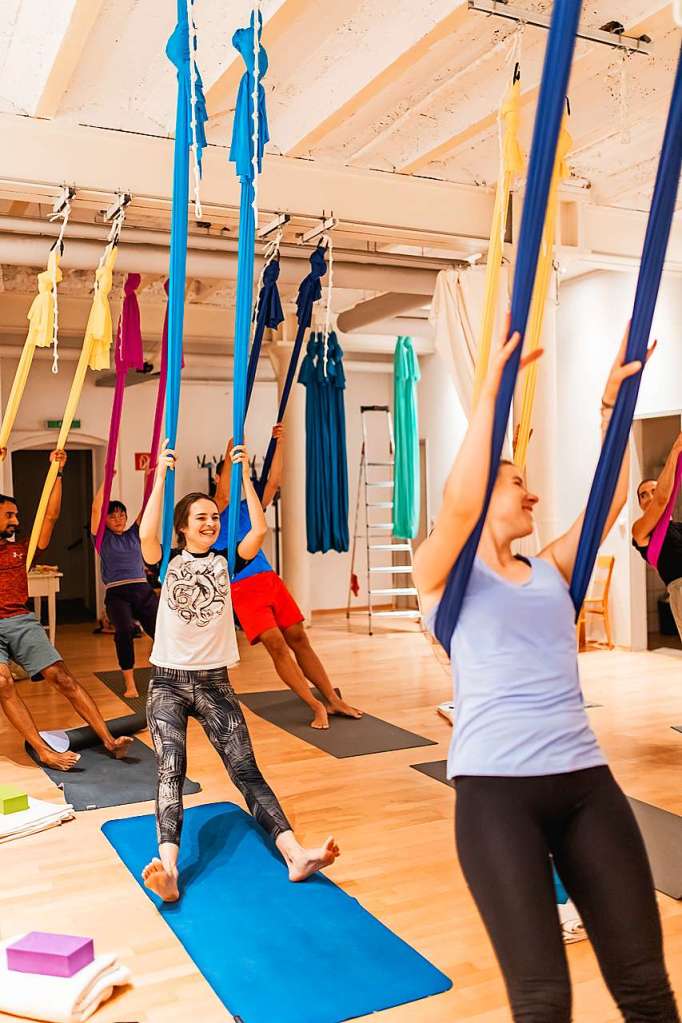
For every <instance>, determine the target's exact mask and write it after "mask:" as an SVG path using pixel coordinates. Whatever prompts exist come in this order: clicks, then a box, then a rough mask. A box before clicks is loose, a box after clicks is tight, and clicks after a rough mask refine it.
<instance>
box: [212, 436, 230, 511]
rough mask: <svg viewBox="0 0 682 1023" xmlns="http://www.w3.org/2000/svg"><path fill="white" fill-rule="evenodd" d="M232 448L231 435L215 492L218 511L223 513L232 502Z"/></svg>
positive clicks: (214, 496) (214, 497) (214, 498)
mask: <svg viewBox="0 0 682 1023" xmlns="http://www.w3.org/2000/svg"><path fill="white" fill-rule="evenodd" d="M232 448H233V440H232V437H230V439H229V440H228V442H227V447H226V448H225V457H224V458H223V468H222V472H221V473H220V474H219V476H218V482H217V484H216V489H215V494H214V495H213V500H214V501H215V503H216V504H217V505H218V511H219V512H220V514H221V515H222V513H223V512H224V511H225V509H226V508H227V506H228V504H229V503H230V483H231V476H232V458H231V455H232Z"/></svg>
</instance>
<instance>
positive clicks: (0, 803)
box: [0, 785, 28, 814]
mask: <svg viewBox="0 0 682 1023" xmlns="http://www.w3.org/2000/svg"><path fill="white" fill-rule="evenodd" d="M21 810H28V796H27V794H26V793H25V792H22V791H21V789H15V788H13V787H12V786H11V785H0V813H2V814H8V813H19V812H20V811H21Z"/></svg>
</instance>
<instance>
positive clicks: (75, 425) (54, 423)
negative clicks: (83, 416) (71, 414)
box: [47, 419, 81, 430]
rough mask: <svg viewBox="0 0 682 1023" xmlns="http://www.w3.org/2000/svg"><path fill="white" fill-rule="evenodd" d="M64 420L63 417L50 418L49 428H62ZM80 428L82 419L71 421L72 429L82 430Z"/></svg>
mask: <svg viewBox="0 0 682 1023" xmlns="http://www.w3.org/2000/svg"><path fill="white" fill-rule="evenodd" d="M63 422H64V420H63V419H48V421H47V428H48V430H61V428H62V424H63ZM80 428H81V421H80V419H74V421H73V422H72V423H71V429H72V430H80Z"/></svg>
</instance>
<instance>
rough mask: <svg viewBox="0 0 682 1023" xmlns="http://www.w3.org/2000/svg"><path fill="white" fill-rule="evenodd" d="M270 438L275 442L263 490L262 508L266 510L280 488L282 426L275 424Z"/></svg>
mask: <svg viewBox="0 0 682 1023" xmlns="http://www.w3.org/2000/svg"><path fill="white" fill-rule="evenodd" d="M272 436H273V437H274V438H275V440H276V441H277V445H276V447H275V454H274V457H273V459H272V466H271V468H270V475H269V476H268V478H267V482H266V484H265V489H264V490H263V500H262V502H261V503H262V505H263V508H267V507H268V506H269V505H270V503H271V502H272V501H273V500H274V498H275V496H276V494H277V491H278V490H279V488H280V487H281V486H282V471H283V469H284V445H283V444H282V440H283V437H284V424H283V423H277V424H276V425H275V427H274V429H273V431H272Z"/></svg>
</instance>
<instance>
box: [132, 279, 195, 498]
mask: <svg viewBox="0 0 682 1023" xmlns="http://www.w3.org/2000/svg"><path fill="white" fill-rule="evenodd" d="M168 286H169V282H168V281H166V282H165V284H164V289H165V291H166V295H168ZM184 364H185V362H184V359H183V362H182V365H183V366H184ZM167 375H168V306H166V317H165V319H164V321H163V336H162V339H161V367H160V372H159V389H158V391H157V392H156V408H155V410H154V427H153V429H152V445H151V450H150V454H149V469H148V470H147V475H146V477H145V481H144V497H143V498H142V511H144V510H145V508H146V507H147V501H148V500H149V498H150V497H151V493H152V487H153V486H154V473H155V472H156V465H157V462H158V460H159V447H160V445H161V429H162V427H163V409H164V405H165V403H166V377H167Z"/></svg>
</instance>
